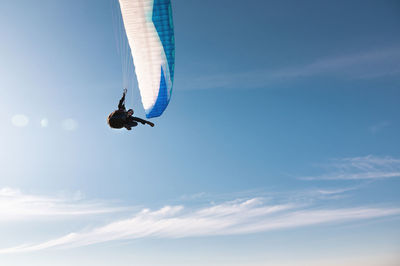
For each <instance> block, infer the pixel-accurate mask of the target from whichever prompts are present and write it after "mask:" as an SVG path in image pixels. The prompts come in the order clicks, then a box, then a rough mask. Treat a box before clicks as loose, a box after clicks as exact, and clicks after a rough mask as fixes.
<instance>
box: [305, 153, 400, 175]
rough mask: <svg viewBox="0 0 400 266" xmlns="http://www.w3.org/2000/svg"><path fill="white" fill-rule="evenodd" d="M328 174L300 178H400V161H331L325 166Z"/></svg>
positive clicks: (361, 158) (389, 159) (360, 159)
mask: <svg viewBox="0 0 400 266" xmlns="http://www.w3.org/2000/svg"><path fill="white" fill-rule="evenodd" d="M325 166H326V168H327V169H328V171H329V173H327V174H323V175H319V176H309V177H302V178H301V179H303V180H358V179H370V180H372V179H384V178H394V177H400V159H397V158H393V157H389V156H386V157H377V156H372V155H368V156H364V157H354V158H344V159H336V160H332V161H331V163H330V164H328V165H325Z"/></svg>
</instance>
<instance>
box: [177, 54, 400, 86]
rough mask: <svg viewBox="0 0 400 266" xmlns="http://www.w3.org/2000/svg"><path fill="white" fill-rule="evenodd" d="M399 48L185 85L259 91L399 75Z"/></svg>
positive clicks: (202, 79) (222, 75)
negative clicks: (306, 81)
mask: <svg viewBox="0 0 400 266" xmlns="http://www.w3.org/2000/svg"><path fill="white" fill-rule="evenodd" d="M399 61H400V49H398V48H388V49H382V50H374V51H368V52H364V53H358V54H348V55H342V56H336V57H326V58H321V59H317V60H315V61H313V62H310V63H308V64H304V65H297V66H288V67H284V68H280V69H261V70H253V71H249V72H244V73H243V72H242V73H233V74H232V73H219V74H217V75H207V76H198V77H191V78H190V81H187V82H186V83H185V84H182V87H184V88H187V89H209V88H260V87H265V86H271V85H272V86H275V85H276V84H277V83H280V82H290V81H297V80H298V79H300V78H309V77H314V76H318V75H330V76H341V77H343V78H350V79H372V78H378V77H384V76H391V75H397V74H398V73H400V65H399V64H398V62H399Z"/></svg>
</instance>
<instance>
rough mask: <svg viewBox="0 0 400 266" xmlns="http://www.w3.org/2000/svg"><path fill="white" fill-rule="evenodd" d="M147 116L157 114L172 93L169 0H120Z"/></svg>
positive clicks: (173, 63)
mask: <svg viewBox="0 0 400 266" xmlns="http://www.w3.org/2000/svg"><path fill="white" fill-rule="evenodd" d="M119 5H120V9H121V14H122V19H123V25H124V29H125V33H126V37H127V39H128V42H129V46H130V50H131V53H132V58H133V62H134V65H135V72H136V77H137V81H138V85H139V90H140V95H141V99H142V104H143V107H144V109H145V112H146V117H147V118H152V117H157V116H160V115H161V114H162V113H163V112H164V110H165V108H166V107H167V105H168V103H169V101H170V99H171V93H172V85H173V81H174V66H175V39H174V28H173V22H172V9H171V1H170V0H119Z"/></svg>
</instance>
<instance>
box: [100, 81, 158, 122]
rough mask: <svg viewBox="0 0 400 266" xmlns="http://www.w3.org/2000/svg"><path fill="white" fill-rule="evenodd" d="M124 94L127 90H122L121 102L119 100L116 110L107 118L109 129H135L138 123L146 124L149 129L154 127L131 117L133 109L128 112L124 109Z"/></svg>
mask: <svg viewBox="0 0 400 266" xmlns="http://www.w3.org/2000/svg"><path fill="white" fill-rule="evenodd" d="M126 92H127V90H126V89H124V93H123V94H122V98H121V100H119V103H118V110H115V111H114V112H112V113H111V114H110V115H109V116H108V118H107V122H108V125H109V126H110V127H111V128H116V129H120V128H126V129H127V130H131V129H132V127H136V126H137V125H138V122H139V123H142V124H143V125H145V124H147V125H150V126H151V127H154V124H153V123H152V122H150V121H146V120H144V119H141V118H139V117H134V116H132V115H133V113H134V111H133V109H129V110H128V111H126V108H125V96H126Z"/></svg>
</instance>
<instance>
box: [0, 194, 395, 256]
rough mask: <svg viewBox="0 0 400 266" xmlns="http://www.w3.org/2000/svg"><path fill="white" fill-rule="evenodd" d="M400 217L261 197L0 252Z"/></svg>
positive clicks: (168, 211) (165, 211)
mask: <svg viewBox="0 0 400 266" xmlns="http://www.w3.org/2000/svg"><path fill="white" fill-rule="evenodd" d="M398 214H400V209H399V208H371V207H358V208H343V209H315V208H311V207H310V206H309V207H305V206H302V205H297V204H292V203H288V204H275V205H268V204H266V203H265V202H264V200H263V199H262V198H251V199H247V200H235V201H230V202H224V203H222V204H217V205H212V206H208V207H203V208H199V209H186V208H184V207H183V206H181V205H177V206H166V207H163V208H161V209H159V210H155V211H151V210H149V209H143V210H142V211H140V212H138V213H136V214H135V215H133V216H132V217H131V218H129V219H123V220H119V221H115V222H112V223H110V224H107V225H105V226H100V227H97V228H94V229H91V230H88V231H82V232H74V233H70V234H67V235H65V236H62V237H59V238H55V239H52V240H50V241H46V242H43V243H39V244H33V245H26V244H24V245H21V246H16V247H11V248H5V249H0V253H18V252H30V251H38V250H44V249H49V248H74V247H80V246H87V245H92V244H96V243H103V242H108V241H116V240H128V239H138V238H149V237H150V238H184V237H201V236H220V235H235V234H248V233H257V232H266V231H270V230H278V229H285V228H295V227H300V226H309V225H316V224H324V223H332V222H344V221H352V220H359V219H371V218H377V217H384V216H389V215H398Z"/></svg>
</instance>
